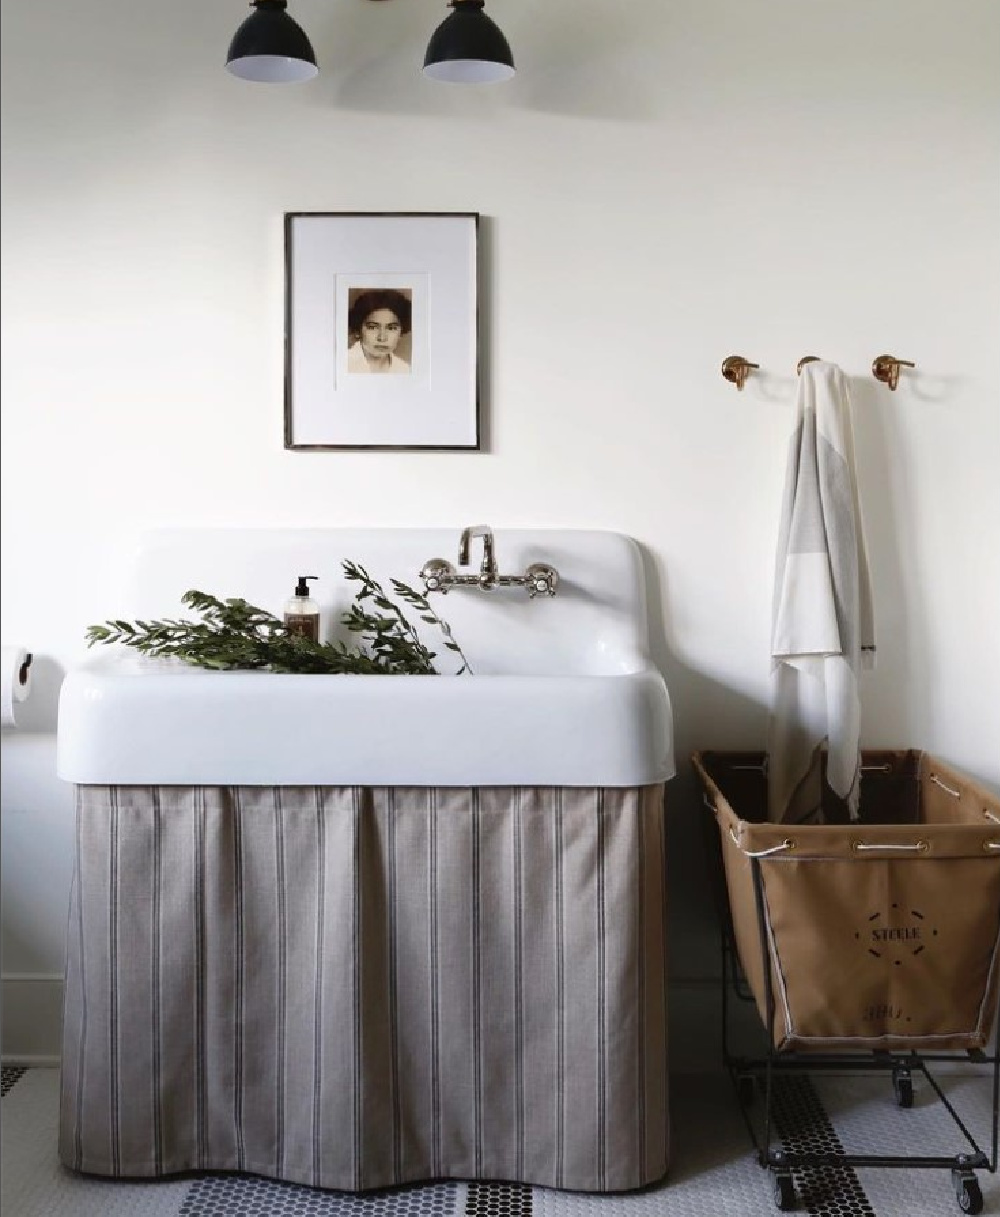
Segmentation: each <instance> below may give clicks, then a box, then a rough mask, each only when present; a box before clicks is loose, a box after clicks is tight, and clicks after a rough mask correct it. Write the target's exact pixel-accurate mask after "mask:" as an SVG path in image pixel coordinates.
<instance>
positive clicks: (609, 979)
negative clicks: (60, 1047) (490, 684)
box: [61, 787, 667, 1192]
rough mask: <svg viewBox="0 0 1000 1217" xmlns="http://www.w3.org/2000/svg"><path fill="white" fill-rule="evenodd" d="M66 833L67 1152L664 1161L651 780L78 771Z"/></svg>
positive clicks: (318, 1181) (289, 1166)
mask: <svg viewBox="0 0 1000 1217" xmlns="http://www.w3.org/2000/svg"><path fill="white" fill-rule="evenodd" d="M78 835H79V848H78V859H77V866H78V874H77V881H76V884H75V887H74V894H73V902H74V908H73V924H74V926H75V927H76V932H75V933H74V934H73V935H71V937H70V943H69V961H68V968H67V987H66V1020H65V1030H64V1036H65V1040H64V1061H65V1062H66V1069H65V1074H64V1083H63V1097H62V1104H61V1157H62V1159H63V1161H64V1162H65V1163H66V1164H67V1165H69V1166H72V1167H74V1168H76V1169H79V1170H84V1171H87V1172H91V1173H94V1174H110V1175H119V1176H129V1175H147V1176H148V1175H156V1174H171V1173H175V1172H179V1171H186V1170H197V1169H214V1170H239V1171H247V1172H250V1173H254V1174H260V1175H264V1176H272V1177H278V1178H283V1179H286V1180H289V1181H292V1182H295V1183H301V1184H306V1185H310V1186H313V1187H323V1188H337V1189H342V1190H346V1191H349V1192H357V1191H362V1190H365V1189H371V1188H377V1187H381V1186H388V1185H393V1184H401V1183H406V1182H410V1181H416V1180H421V1179H427V1178H433V1177H437V1178H466V1179H518V1180H519V1181H521V1182H524V1183H538V1184H541V1185H544V1186H555V1187H565V1188H572V1189H578V1190H583V1191H594V1190H601V1191H603V1190H608V1191H616V1190H623V1189H628V1188H635V1187H640V1186H642V1185H644V1184H646V1183H649V1182H651V1181H652V1180H654V1179H657V1178H659V1177H661V1176H662V1175H663V1174H664V1172H665V1170H666V1166H667V1111H666V1086H665V1070H666V1029H665V1007H664V1002H663V993H664V985H665V973H664V950H663V946H664V936H663V921H662V914H661V910H662V905H663V885H664V874H663V859H662V853H661V850H660V843H661V841H662V787H649V788H644V789H638V790H607V791H595V790H569V789H536V788H526V789H523V790H516V789H514V790H511V789H482V790H467V789H441V790H426V789H395V790H388V791H387V790H371V789H341V788H286V789H284V790H281V791H275V790H271V789H258V788H252V787H246V788H238V789H237V788H225V789H204V788H196V789H193V788H178V787H170V788H162V789H159V790H150V789H149V788H116V789H114V790H109V789H107V788H83V789H81V790H80V792H79V800H78ZM624 1028H627V1029H628V1034H621V1030H622V1029H624Z"/></svg>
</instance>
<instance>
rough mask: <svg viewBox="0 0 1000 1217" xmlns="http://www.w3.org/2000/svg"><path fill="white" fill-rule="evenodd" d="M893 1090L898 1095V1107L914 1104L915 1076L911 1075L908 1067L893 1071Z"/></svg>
mask: <svg viewBox="0 0 1000 1217" xmlns="http://www.w3.org/2000/svg"><path fill="white" fill-rule="evenodd" d="M892 1090H893V1094H895V1096H896V1106H897V1107H912V1106H913V1078H912V1077H910V1071H909V1070H908V1069H903V1070H894V1071H893V1074H892Z"/></svg>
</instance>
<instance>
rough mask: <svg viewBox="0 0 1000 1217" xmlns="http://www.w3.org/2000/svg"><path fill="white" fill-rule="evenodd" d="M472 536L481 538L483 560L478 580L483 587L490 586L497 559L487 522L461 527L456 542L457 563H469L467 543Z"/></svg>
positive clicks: (461, 564) (492, 581) (491, 530)
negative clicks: (460, 532) (460, 534)
mask: <svg viewBox="0 0 1000 1217" xmlns="http://www.w3.org/2000/svg"><path fill="white" fill-rule="evenodd" d="M473 537H482V538H483V562H482V565H481V566H480V568H479V582H480V584H481V585H482V586H483V587H492V586H493V585H494V584H495V583H496V580H497V560H496V553H495V551H494V546H493V529H492V528H490V526H489V525H488V524H475V525H473V526H472V527H470V528H463V529H462V536H461V538H460V539H459V542H458V564H459V566H468V565H469V543H470V542H471V540H472V538H473Z"/></svg>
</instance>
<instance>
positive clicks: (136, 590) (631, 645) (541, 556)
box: [106, 525, 648, 675]
mask: <svg viewBox="0 0 1000 1217" xmlns="http://www.w3.org/2000/svg"><path fill="white" fill-rule="evenodd" d="M461 531H462V525H456V527H454V528H437V529H425V528H369V529H348V528H344V529H340V528H315V529H312V528H310V529H298V528H273V529H266V528H261V529H252V528H234V529H229V528H206V529H193V528H192V529H187V528H185V529H169V530H157V531H153V532H150V533H148V534H146V535H145V537H144V538H143V540H142V542H141V544H140V547H139V551H138V553H137V555H136V560H135V563H134V566H133V569H132V571H131V573H130V576H129V578H128V582H127V584H126V593H125V594H126V602H125V603H124V604H123V605H121V606H120V607H119V606H112V605H109V607H108V612H107V614H106V615H107V616H112V615H115V616H118V615H124V616H128V617H145V618H149V617H177V616H183V615H185V613H186V610H185V609H184V607H183V606H182V605H181V602H180V598H181V596H182V595H183V593H184V592H185V591H187V590H188V589H189V588H198V589H200V590H201V591H205V592H210V593H212V594H213V595H217V596H221V597H228V596H242V597H243V598H244V599H246V600H249V601H251V602H252V603H254V604H257V605H259V606H260V607H262V608H266V609H269V610H270V611H272V612H274V613H275V614H276V615H280V613H281V609H282V606H283V604H284V602H285V601H286V600H287V599H288V596H289V594H290V592H291V590H292V588H293V587H294V585H295V580H296V578H297V576H298V575H300V574H311V575H318V576H319V579H318V581H317V582H316V583H314V584H313V585H312V589H313V590H312V595H313V598H314V599H315V600H316V601H317V603H318V604H319V606H320V610H321V638H323V639H330V638H333V637H341V636H343V631H342V629H341V627H340V626H339V620H340V617H341V614H342V613H343V612H344V610H345V609H346V608H347V607H348V606H349V605H350V603H351V601H352V599H353V594H354V590H355V588H356V585H354V584H350V583H348V582H347V581H346V580H345V579H344V576H343V571H342V568H341V563H342V561H343V560H344V559H345V558H350V559H352V560H354V561H356V562H359V563H360V564H361V565H362V566H364V567H365V568H366V569H367V570H368V572H369V573H370V574H371V575H372V576H373V577H374V578H375V579H377V580H378V581H379V582H380V583H381V584H382V585H383V587H384V588H385V590H386V592H390V593H391V580H392V579H393V578H396V579H399V580H401V581H402V582H404V583H407V584H409V586H410V587H413V588H415V589H416V590H417V591H420V592H422V591H423V584H422V582H421V579H420V570H421V567H422V566H423V565H424V563H425V562H427V560H428V559H430V558H445V559H447V560H448V561H450V562H452V563H456V564H457V560H458V545H459V537H460V534H461ZM494 538H495V548H496V561H497V566H498V568H499V571H500V573H502V574H520V573H522V572H523V571H524V570H525V568H526V567H527V566H528V565H529V564H530V563H532V562H547V563H550V564H551V565H552V566H554V567H555V568H556V569H557V570H558V572H559V586H558V592H557V594H556V595H555V596H554V597H547V596H542V597H537V598H535V599H529V597H528V595H527V593H526V592H525V591H524V590H523V589H522V588H497V589H494V590H492V591H481V590H479V589H475V588H455V589H452V590H451V591H449V592H448V593H447V594H446V595H441V594H434V595H432V596H430V597H429V599H430V601H431V603H432V604H433V606H434V609H435V611H436V612H437V613H438V614H439V615H440V616H441V617H442V618H443V619H444V620H445V621H447V622H448V624H449V625H450V626H451V627H452V630H453V632H454V635H455V638H456V639H457V640H458V642H459V643H460V645H461V647H462V649H463V651H464V652H465V654H466V655H467V656H468V657H469V660H470V662H471V664H472V668H473V671H474V672H475V673H476V674H477V675H494V674H507V673H525V672H529V673H538V674H560V673H567V674H581V675H585V674H605V673H613V672H628V671H633V670H635V669H636V668H637V667H639V666H641V664H642V661H643V658H644V656H646V654H647V652H648V633H647V625H646V621H647V617H646V588H645V579H644V575H643V568H642V561H641V556H640V553H639V550H638V546H637V545H636V544H635V542H634V541H632V540H631V539H630V538H628V537H625V536H623V535H621V534H618V533H613V532H600V531H590V530H576V529H554V530H537V531H536V530H531V529H503V528H500V529H495V530H494ZM481 544H482V542H481V541H477V542H475V543H474V547H473V549H472V551H471V553H470V555H469V561H470V566H469V567H467V568H463V569H465V570H468V571H471V572H474V573H475V572H478V570H479V564H480V561H481V558H482V551H481ZM401 607H404V606H401ZM416 625H417V628H418V629H419V631H420V634H421V638H422V639H423V640H424V642H425V643H426V644H427V645H428V646H429V647H430V649H431V650H432V651H435V652H436V655H437V658H436V663H437V665H438V669H439V671H441V672H444V673H448V672H452V671H454V670H456V669H457V667H458V662H457V661H456V660H455V658H454V656H453V655H452V653H451V652H449V651H448V650H447V649H446V648H445V647H444V644H443V640H442V639H441V636H440V634H439V632H438V631H437V630H436V628H435V627H433V626H430V625H425V624H424V623H423V622H419V621H417V622H416Z"/></svg>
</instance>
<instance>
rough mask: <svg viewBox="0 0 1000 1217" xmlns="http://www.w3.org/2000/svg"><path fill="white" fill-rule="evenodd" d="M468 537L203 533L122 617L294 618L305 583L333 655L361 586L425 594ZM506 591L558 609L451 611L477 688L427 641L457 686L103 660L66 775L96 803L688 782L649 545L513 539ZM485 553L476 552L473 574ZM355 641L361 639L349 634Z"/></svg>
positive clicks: (382, 532)
mask: <svg viewBox="0 0 1000 1217" xmlns="http://www.w3.org/2000/svg"><path fill="white" fill-rule="evenodd" d="M460 533H461V528H460V527H456V528H454V529H433V530H431V529H402V528H400V529H390V528H386V529H365V530H350V529H266V530H265V529H257V530H255V529H185V530H171V531H163V532H157V533H154V534H151V535H150V536H148V537H147V538H146V540H145V541H144V543H143V544H142V546H141V547H140V550H139V553H138V554H137V557H136V562H135V566H134V575H133V578H132V588H131V590H130V592H129V593H128V594H127V596H126V598H125V600H124V602H120V603H116V604H110V603H109V604H108V606H107V611H106V612H105V614H104V616H105V617H107V618H112V617H124V618H126V619H130V620H133V619H136V618H144V619H150V618H161V617H174V618H176V617H180V616H185V615H188V613H189V610H187V609H185V608H184V606H183V605H182V604H181V596H182V595H183V593H184V592H185V591H187V590H188V589H190V588H197V589H199V590H201V591H205V592H209V593H211V594H213V595H217V596H220V597H229V596H241V597H243V598H244V599H246V600H249V601H251V602H252V603H254V604H257V605H259V606H261V607H263V608H267V609H270V610H271V611H273V612H275V613H280V611H281V607H282V605H283V604H284V601H285V600H286V599H287V598H288V596H289V595H290V594H291V592H292V590H293V589H294V585H295V581H296V578H297V577H298V576H299V575H301V574H308V575H317V576H319V580H318V582H317V583H315V584H313V590H312V595H313V598H314V599H315V600H317V601H318V602H319V604H320V606H321V610H322V636H323V637H324V638H329V637H331V636H332V634H333V633H334V631H336V630H337V623H338V622H339V618H340V616H341V614H342V613H343V612H344V611H345V609H346V608H347V607H348V606H349V604H350V603H351V600H352V598H353V591H354V588H355V586H356V585H353V584H349V583H347V582H346V581H345V580H344V577H343V572H342V570H341V561H342V560H343V559H352V560H354V561H356V562H359V563H360V564H361V565H362V566H364V567H365V568H366V569H367V570H368V571H369V573H370V574H371V575H372V576H373V577H374V578H376V579H377V580H379V582H381V583H382V584H383V586H384V588H385V590H386V591H387V592H388V591H390V589H391V583H390V581H391V579H392V578H393V577H395V578H397V579H400V580H402V581H403V582H404V583H407V584H409V585H410V586H411V587H414V588H415V589H417V590H420V591H422V590H423V585H422V583H421V581H420V575H419V572H420V569H421V567H422V566H423V565H424V563H425V562H426V561H427V560H428V559H430V558H438V557H440V558H446V559H448V560H449V561H450V562H452V563H457V558H458V543H459V535H460ZM494 536H495V551H496V560H497V566H498V568H499V571H500V573H501V574H521V573H522V572H523V571H524V570H525V569H526V567H527V566H528V565H529V564H531V563H534V562H544V563H548V564H550V565H551V566H553V567H555V568H556V570H557V571H558V572H559V584H558V589H557V592H556V595H555V596H554V597H551V598H550V597H547V596H538V597H536V598H534V599H531V598H529V596H528V594H527V592H526V591H525V590H524V589H523V588H519V587H505V588H496V589H494V590H491V591H482V590H480V589H478V588H453V589H452V590H450V591H449V592H448V593H447V594H446V595H441V594H435V595H432V596H431V597H430V598H431V601H432V603H433V605H434V608H435V609H436V611H437V612H438V613H439V614H440V615H441V616H442V617H443V618H444V619H445V620H446V621H447V622H448V623H449V624H450V626H451V627H452V630H453V633H454V636H455V638H456V640H457V641H458V642H459V643H460V645H461V647H462V649H463V651H464V652H465V654H466V655H467V656H468V659H469V661H470V663H471V666H472V669H473V672H474V674H473V675H461V676H456V675H453V674H450V673H454V672H455V670H456V668H457V667H458V666H459V661H457V660H456V658H455V656H454V655H453V654H452V652H450V651H448V650H447V649H446V648H445V646H444V645H443V640H442V638H441V636H440V634H439V633H437V631H436V630H435V629H434V628H433V627H431V626H426V625H424V624H423V623H420V622H418V623H417V624H418V628H419V630H420V634H421V638H422V639H423V641H424V642H425V643H426V645H428V646H429V647H430V649H431V650H432V651H434V652H436V656H437V659H436V662H437V666H438V668H439V671H441V672H443V673H449V674H448V675H442V676H437V677H436V676H333V675H330V676H327V675H286V674H275V673H266V672H209V671H206V670H203V669H199V668H193V667H189V666H187V665H182V664H178V663H176V662H158V661H151V660H147V659H144V658H143V657H141V656H138V655H137V654H135V653H134V652H131V651H128V650H125V649H119V648H98V649H96V650H95V651H94V652H92V653H91V655H90V656H89V657H88V659H87V661H86V662H84V663H83V664H81V665H80V666H79V667H78V668H76V669H74V670H73V671H71V672H70V673H69V674H68V675H67V677H66V680H65V681H64V683H63V687H62V692H61V696H60V704H59V731H58V770H59V775H60V776H61V777H62V778H64V779H66V780H67V781H70V782H74V783H77V784H79V785H90V784H96V785H197V786H217V785H263V786H301V785H308V786H312V785H330V786H353V785H373V786H515V785H516V786H641V785H648V784H652V783H658V782H662V781H665V780H666V779H668V778H670V777H671V776H673V772H674V764H673V741H672V723H671V712H670V702H669V699H668V696H667V690H666V686H665V684H664V681H663V677H662V676H661V674H660V672H659V671H658V670H657V669H656V668H655V667H654V665H653V663H652V661H651V659H650V657H649V653H648V635H647V626H646V589H645V581H644V577H643V569H642V563H641V558H640V555H639V551H638V548H637V546H636V545H635V543H634V542H633V541H631V540H630V539H629V538H627V537H624V536H621V535H618V534H615V533H608V532H590V531H575V530H559V531H537V532H536V531H522V530H505V529H499V530H496V532H495V534H494ZM481 546H482V541H481V540H476V541H474V542H473V549H472V552H471V554H470V562H471V566H470V568H468V569H469V570H471V571H473V572H477V571H478V570H479V564H480V561H481V558H482V549H481ZM338 636H341V635H338Z"/></svg>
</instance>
